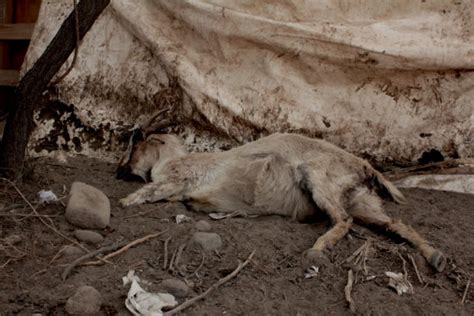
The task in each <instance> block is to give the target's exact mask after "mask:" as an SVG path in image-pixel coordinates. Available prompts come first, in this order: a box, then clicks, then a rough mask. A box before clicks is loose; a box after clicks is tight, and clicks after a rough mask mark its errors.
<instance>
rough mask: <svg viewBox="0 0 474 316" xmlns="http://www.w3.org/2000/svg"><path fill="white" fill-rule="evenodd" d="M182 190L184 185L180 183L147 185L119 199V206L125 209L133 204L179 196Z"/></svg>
mask: <svg viewBox="0 0 474 316" xmlns="http://www.w3.org/2000/svg"><path fill="white" fill-rule="evenodd" d="M183 188H184V185H183V184H180V183H172V182H169V183H149V184H146V185H145V186H143V187H142V188H140V189H138V190H137V191H135V192H133V193H131V194H129V195H128V196H127V197H125V198H123V199H120V205H121V206H122V207H126V206H130V205H133V204H142V203H145V202H156V201H159V200H164V199H167V198H169V197H171V196H175V195H179V194H181V193H182V191H183Z"/></svg>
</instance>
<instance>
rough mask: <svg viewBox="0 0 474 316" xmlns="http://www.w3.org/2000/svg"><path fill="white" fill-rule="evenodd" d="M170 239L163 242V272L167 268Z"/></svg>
mask: <svg viewBox="0 0 474 316" xmlns="http://www.w3.org/2000/svg"><path fill="white" fill-rule="evenodd" d="M170 240H171V237H168V238H166V240H165V245H164V246H163V247H164V248H165V250H164V251H165V258H164V259H163V260H164V261H163V270H166V267H167V266H168V243H169V242H170Z"/></svg>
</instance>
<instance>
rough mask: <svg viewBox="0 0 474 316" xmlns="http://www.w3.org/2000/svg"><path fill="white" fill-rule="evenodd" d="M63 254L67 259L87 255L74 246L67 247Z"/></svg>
mask: <svg viewBox="0 0 474 316" xmlns="http://www.w3.org/2000/svg"><path fill="white" fill-rule="evenodd" d="M62 252H63V255H65V256H66V257H70V256H79V255H82V254H84V253H85V251H84V250H82V249H81V248H79V247H76V246H72V245H67V246H65V247H64V249H63V251H62Z"/></svg>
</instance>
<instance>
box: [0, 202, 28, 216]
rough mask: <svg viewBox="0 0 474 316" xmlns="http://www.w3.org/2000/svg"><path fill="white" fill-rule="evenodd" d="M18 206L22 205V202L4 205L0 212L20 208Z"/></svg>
mask: <svg viewBox="0 0 474 316" xmlns="http://www.w3.org/2000/svg"><path fill="white" fill-rule="evenodd" d="M20 207H23V204H12V205H9V206H6V207H4V208H2V209H0V212H8V211H11V210H14V209H16V208H20ZM5 215H6V214H5Z"/></svg>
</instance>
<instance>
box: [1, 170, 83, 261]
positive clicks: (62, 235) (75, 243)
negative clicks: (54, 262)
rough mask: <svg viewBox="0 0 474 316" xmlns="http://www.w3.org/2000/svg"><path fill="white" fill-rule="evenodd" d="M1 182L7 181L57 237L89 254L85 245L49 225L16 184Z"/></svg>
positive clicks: (4, 179)
mask: <svg viewBox="0 0 474 316" xmlns="http://www.w3.org/2000/svg"><path fill="white" fill-rule="evenodd" d="M0 180H3V181H6V182H8V183H9V184H10V185H11V186H12V187H13V188H14V189H15V191H16V192H17V193H18V194H19V195H20V196H21V198H22V199H23V201H25V202H26V204H28V206H29V207H30V208H31V210H32V211H33V213H34V214H35V215H37V217H38V219H39V220H40V221H41V223H43V224H44V225H45V226H46V227H48V228H49V229H51V230H52V231H53V232H55V233H56V234H57V235H59V236H61V237H62V238H64V239H66V240H67V241H69V242H72V243H73V244H74V245H76V246H78V247H79V248H81V249H84V250H85V251H86V252H89V249H87V248H86V247H84V246H83V245H81V244H80V243H78V242H77V241H75V240H74V239H71V238H69V237H67V236H66V235H64V234H63V233H61V232H60V231H59V230H57V229H56V228H55V227H54V226H52V225H51V224H49V223H48V222H46V221H45V219H44V218H43V217H42V216H41V214H39V213H38V211H37V210H36V208H35V207H34V206H33V204H31V203H30V201H28V199H27V198H26V197H25V196H24V195H23V193H22V192H21V191H20V189H18V187H17V186H16V184H15V183H13V182H12V181H10V180H8V179H6V178H0Z"/></svg>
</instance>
